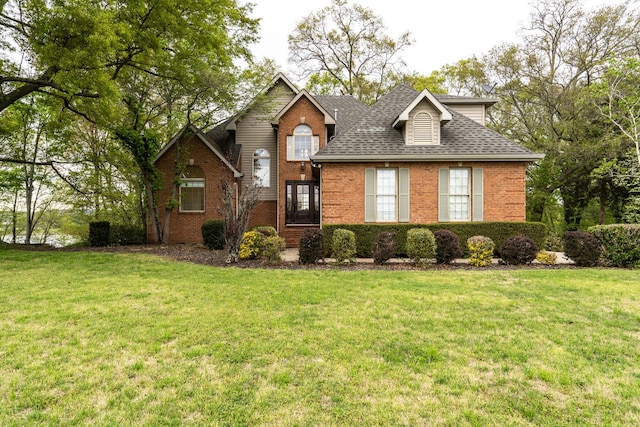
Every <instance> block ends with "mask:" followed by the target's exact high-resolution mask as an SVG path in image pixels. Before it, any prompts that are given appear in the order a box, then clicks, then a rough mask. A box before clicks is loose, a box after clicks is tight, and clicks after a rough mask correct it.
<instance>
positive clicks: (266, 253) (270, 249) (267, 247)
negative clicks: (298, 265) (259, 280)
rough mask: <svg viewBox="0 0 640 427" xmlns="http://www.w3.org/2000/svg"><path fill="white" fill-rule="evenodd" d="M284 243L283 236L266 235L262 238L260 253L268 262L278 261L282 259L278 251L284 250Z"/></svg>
mask: <svg viewBox="0 0 640 427" xmlns="http://www.w3.org/2000/svg"><path fill="white" fill-rule="evenodd" d="M285 247H286V245H285V243H284V238H282V237H280V236H278V235H277V234H276V235H275V236H267V237H265V238H263V239H262V247H261V248H260V249H261V250H260V254H261V256H263V257H264V258H265V259H266V260H267V261H268V262H270V263H278V262H281V261H282V256H281V255H280V252H282V251H284V249H285Z"/></svg>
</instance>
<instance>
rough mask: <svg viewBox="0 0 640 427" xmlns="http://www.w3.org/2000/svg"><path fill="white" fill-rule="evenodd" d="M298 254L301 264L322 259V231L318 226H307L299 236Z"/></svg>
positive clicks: (312, 262)
mask: <svg viewBox="0 0 640 427" xmlns="http://www.w3.org/2000/svg"><path fill="white" fill-rule="evenodd" d="M298 256H299V257H300V263H301V264H314V263H316V262H317V261H319V260H321V259H324V233H323V231H322V230H321V229H319V228H307V229H305V230H304V231H303V232H302V235H301V236H300V244H299V247H298Z"/></svg>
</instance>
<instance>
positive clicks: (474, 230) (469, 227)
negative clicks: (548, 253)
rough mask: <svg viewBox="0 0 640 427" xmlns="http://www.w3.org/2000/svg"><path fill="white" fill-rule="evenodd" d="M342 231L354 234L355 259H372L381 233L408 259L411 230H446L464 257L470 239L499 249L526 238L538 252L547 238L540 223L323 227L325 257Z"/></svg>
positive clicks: (332, 225) (545, 231)
mask: <svg viewBox="0 0 640 427" xmlns="http://www.w3.org/2000/svg"><path fill="white" fill-rule="evenodd" d="M338 228H342V229H345V230H351V231H353V232H354V233H355V234H356V246H357V249H358V257H360V258H371V257H372V255H371V248H372V247H373V242H374V241H375V239H376V236H377V235H378V234H379V233H381V232H383V231H391V232H394V233H396V256H398V257H405V256H407V252H406V249H407V232H408V231H409V230H411V229H412V228H427V229H429V230H431V231H432V232H435V231H437V230H449V231H451V232H452V233H455V234H456V235H457V236H458V237H459V238H460V242H461V247H462V251H463V255H466V254H468V252H467V251H468V249H467V247H466V245H463V242H466V241H467V239H468V238H469V237H472V236H487V237H489V238H490V239H491V240H493V241H494V242H495V244H496V246H497V247H498V248H500V247H501V246H502V242H504V241H505V240H506V239H507V238H508V237H511V236H518V235H523V236H528V237H531V238H532V239H533V241H534V242H536V245H537V246H538V247H539V248H542V247H544V240H545V238H546V237H547V226H546V225H544V224H542V223H540V222H464V223H462V222H461V223H458V222H455V223H453V222H447V223H435V224H325V225H323V226H322V229H323V231H324V245H325V254H327V255H328V254H329V252H328V251H330V248H331V241H332V235H333V232H334V231H335V230H337V229H338Z"/></svg>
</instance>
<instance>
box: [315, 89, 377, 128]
mask: <svg viewBox="0 0 640 427" xmlns="http://www.w3.org/2000/svg"><path fill="white" fill-rule="evenodd" d="M314 98H315V99H316V101H318V103H319V104H320V105H322V108H324V109H325V110H327V111H328V112H329V113H331V114H332V115H333V114H334V113H335V110H338V119H337V121H336V128H337V132H338V134H340V133H342V132H346V131H348V130H349V129H350V128H351V127H352V126H353V125H354V124H355V123H357V122H358V120H360V118H361V117H362V116H363V115H365V114H366V113H367V111H369V106H368V105H365V104H363V103H362V102H360V101H358V100H357V99H355V98H354V97H353V96H349V95H347V96H344V95H343V96H314ZM334 118H335V117H334Z"/></svg>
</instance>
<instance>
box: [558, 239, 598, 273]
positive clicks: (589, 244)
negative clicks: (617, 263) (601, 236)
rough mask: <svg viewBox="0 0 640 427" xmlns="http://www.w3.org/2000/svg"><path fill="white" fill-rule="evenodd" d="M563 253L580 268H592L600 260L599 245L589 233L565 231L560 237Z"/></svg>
mask: <svg viewBox="0 0 640 427" xmlns="http://www.w3.org/2000/svg"><path fill="white" fill-rule="evenodd" d="M562 242H563V243H564V253H565V255H567V256H568V257H569V258H571V259H572V260H573V262H575V263H576V265H578V266H580V267H593V266H594V265H597V264H598V262H599V260H600V253H601V250H600V243H599V242H598V239H596V238H595V236H594V235H593V234H591V233H587V232H584V231H565V233H564V234H563V235H562Z"/></svg>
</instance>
